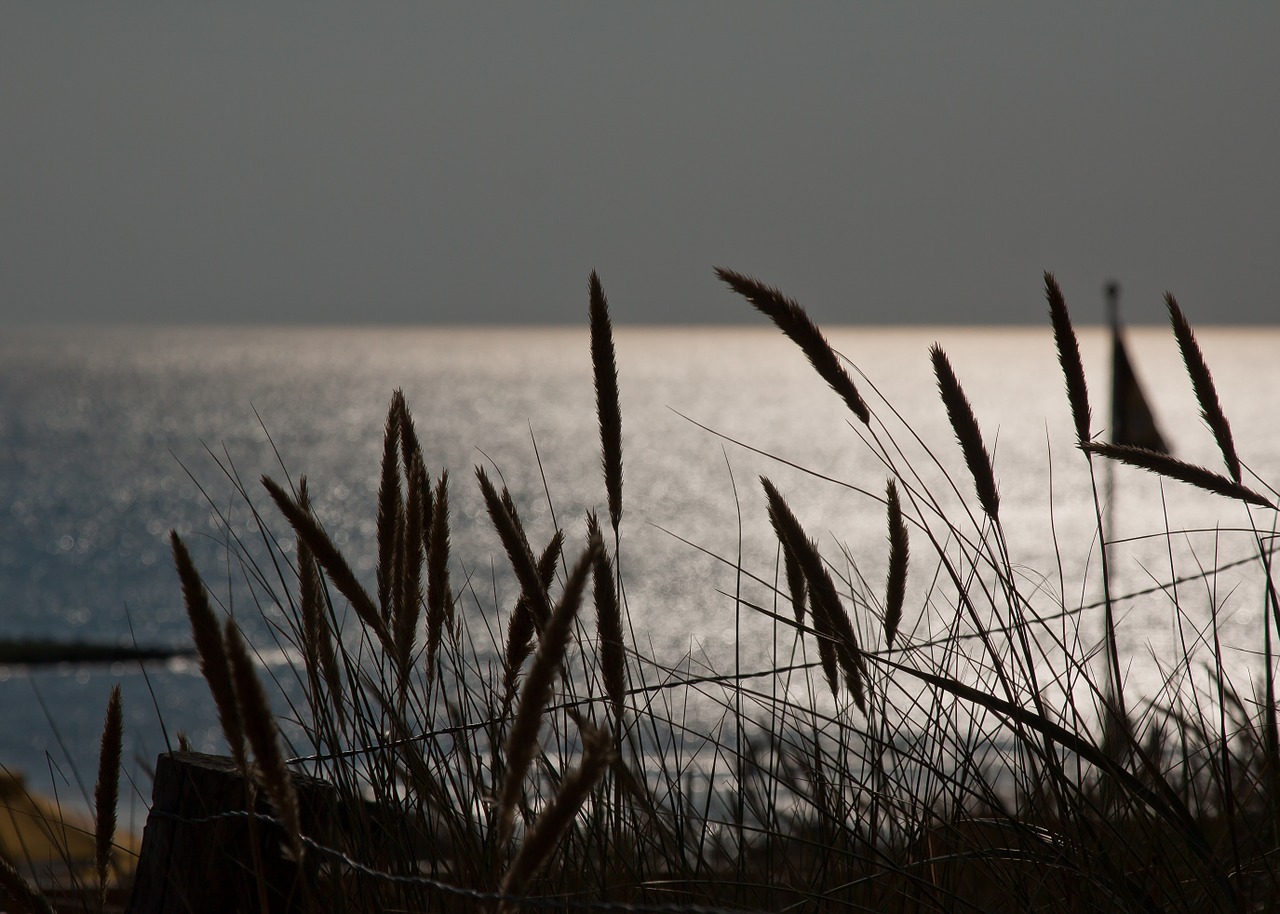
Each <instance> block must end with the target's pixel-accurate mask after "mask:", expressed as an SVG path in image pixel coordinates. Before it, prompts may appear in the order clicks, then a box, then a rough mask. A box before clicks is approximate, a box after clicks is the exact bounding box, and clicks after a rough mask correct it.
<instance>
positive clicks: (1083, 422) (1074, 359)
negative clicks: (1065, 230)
mask: <svg viewBox="0 0 1280 914" xmlns="http://www.w3.org/2000/svg"><path fill="white" fill-rule="evenodd" d="M1044 293H1045V297H1046V298H1047V299H1048V300H1049V320H1050V321H1051V322H1052V323H1053V341H1054V343H1055V344H1056V345H1057V347H1058V364H1059V365H1061V366H1062V376H1063V379H1064V380H1065V381H1066V384H1067V402H1068V403H1069V404H1070V405H1071V419H1072V421H1073V422H1074V423H1075V426H1076V441H1077V442H1078V443H1079V444H1080V445H1081V446H1083V445H1084V444H1085V442H1087V441H1089V440H1090V439H1091V438H1092V437H1093V436H1092V435H1091V434H1090V432H1089V422H1090V418H1091V416H1092V413H1091V411H1090V409H1089V386H1088V385H1087V384H1086V383H1085V380H1084V364H1083V363H1082V362H1081V361H1080V342H1079V341H1078V340H1077V339H1076V332H1075V329H1074V328H1073V327H1072V326H1071V314H1070V313H1069V312H1068V311H1067V301H1066V299H1065V298H1063V296H1062V289H1061V288H1059V287H1058V280H1057V279H1055V278H1054V275H1053V274H1052V273H1045V274H1044Z"/></svg>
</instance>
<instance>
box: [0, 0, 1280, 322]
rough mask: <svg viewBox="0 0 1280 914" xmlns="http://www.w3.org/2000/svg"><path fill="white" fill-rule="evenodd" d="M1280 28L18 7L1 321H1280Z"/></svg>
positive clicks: (1193, 17)
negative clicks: (805, 317)
mask: <svg viewBox="0 0 1280 914" xmlns="http://www.w3.org/2000/svg"><path fill="white" fill-rule="evenodd" d="M1277 36H1280V4H1273V3H1251V4H1243V3H1241V4H1208V3H1200V2H1188V0H1171V2H1166V3H1160V4H1130V3H1123V4H1118V3H1112V2H1100V3H1099V2H1082V3H1072V4H1044V3H1035V4H1022V3H1016V4H1015V3H965V4H953V3H946V4H943V3H879V2H866V3H862V2H859V3H854V2H841V3H805V4H792V3H769V4H765V3H755V2H747V0H733V2H703V3H693V2H681V3H661V2H646V3H625V4H624V3H604V2H580V3H561V2H539V3H528V2H524V0H520V2H511V0H497V2H467V3H456V4H451V3H425V2H424V3H416V2H413V3H411V2H386V3H336V2H330V0H311V2H307V3H291V2H272V3H268V4H260V3H240V2H227V3H217V4H209V3H160V2H155V3H141V2H139V3H121V4H96V3H34V2H33V3H10V4H5V5H4V6H3V7H2V8H0V131H3V135H2V142H0V327H2V326H3V325H6V324H10V325H12V324H20V323H32V322H37V323H44V322H67V321H92V322H108V323H185V324H206V323H244V322H269V323H292V322H306V323H355V322H370V323H383V324H418V323H437V324H502V323H515V324H539V323H553V324H572V323H582V322H583V321H584V318H585V314H586V285H587V276H588V274H589V272H590V271H591V270H593V269H594V270H597V271H599V274H600V276H601V279H602V281H603V284H604V288H605V291H606V293H607V295H608V296H609V299H610V305H611V310H612V313H613V317H614V320H615V322H617V323H620V324H628V323H630V324H642V323H656V324H667V323H692V324H719V323H727V322H738V321H758V320H759V317H758V316H757V315H755V314H754V313H753V312H752V311H751V309H750V307H749V306H747V305H746V304H745V303H744V302H742V301H741V300H738V299H735V298H734V296H733V295H731V294H730V293H729V292H728V291H727V290H726V289H724V287H723V286H721V285H720V284H719V283H718V281H717V280H716V279H715V277H714V275H713V273H712V268H713V267H714V266H725V267H729V268H732V269H736V270H739V271H742V272H746V273H750V274H753V275H755V276H757V277H759V278H760V279H762V280H764V281H766V282H769V283H771V284H773V285H776V286H778V287H779V288H781V289H782V290H783V291H784V292H786V293H787V294H789V295H791V296H792V297H794V298H796V299H797V300H799V301H800V302H801V303H802V304H803V305H804V306H805V307H806V308H807V309H808V310H809V312H810V313H811V314H812V315H813V316H814V317H815V318H816V319H818V320H819V321H820V322H823V323H828V324H903V323H921V322H929V323H949V324H966V323H981V324H992V323H996V324H1002V323H1032V322H1039V321H1043V320H1044V298H1043V291H1042V288H1043V287H1042V273H1043V271H1045V270H1052V271H1054V272H1055V273H1056V274H1057V276H1058V279H1059V280H1060V282H1061V283H1062V285H1063V288H1064V291H1065V293H1066V295H1067V301H1068V303H1069V305H1070V306H1071V308H1072V312H1073V315H1074V316H1075V318H1076V320H1077V321H1078V322H1080V323H1092V322H1099V321H1101V320H1102V318H1103V304H1102V287H1103V284H1104V283H1105V282H1106V281H1107V280H1109V279H1115V280H1118V281H1119V282H1120V283H1121V285H1122V287H1123V288H1124V300H1123V303H1124V313H1125V316H1126V318H1127V320H1128V321H1129V322H1131V323H1157V322H1159V321H1161V320H1163V305H1162V300H1161V299H1162V295H1163V293H1164V291H1165V290H1170V291H1172V292H1174V294H1175V295H1177V297H1178V299H1179V301H1180V302H1181V304H1182V306H1183V308H1184V310H1185V311H1186V312H1187V314H1188V315H1189V316H1190V318H1191V319H1192V321H1193V322H1194V323H1196V324H1199V325H1209V324H1219V323H1277V322H1280V296H1278V294H1277V288H1280V287H1278V286H1277V283H1276V282H1275V281H1274V269H1273V264H1274V261H1275V257H1276V254H1277V250H1278V249H1280V245H1278V244H1277V242H1278V241H1280V177H1278V176H1277V163H1280V117H1277V116H1276V110H1277V104H1278V103H1280V54H1277V53H1276V51H1275V40H1276V38H1277Z"/></svg>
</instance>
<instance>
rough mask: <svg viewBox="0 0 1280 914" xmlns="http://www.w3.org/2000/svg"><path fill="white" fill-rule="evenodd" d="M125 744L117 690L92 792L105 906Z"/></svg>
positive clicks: (115, 689)
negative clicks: (122, 751)
mask: <svg viewBox="0 0 1280 914" xmlns="http://www.w3.org/2000/svg"><path fill="white" fill-rule="evenodd" d="M123 742H124V712H123V708H122V705H121V698H120V686H119V684H116V685H115V686H114V687H113V688H112V689H111V697H110V698H109V699H108V700H107V716H106V720H105V722H104V723H103V725H102V746H101V750H100V752H99V753H98V782H97V786H96V787H95V788H94V791H93V806H94V811H95V816H94V835H93V837H94V845H95V849H96V852H97V853H96V862H97V866H98V901H99V903H100V905H102V906H103V907H106V904H107V871H108V869H109V868H110V866H111V849H112V847H113V846H114V845H115V840H116V804H117V803H118V801H119V798H120V749H121V746H122V744H123Z"/></svg>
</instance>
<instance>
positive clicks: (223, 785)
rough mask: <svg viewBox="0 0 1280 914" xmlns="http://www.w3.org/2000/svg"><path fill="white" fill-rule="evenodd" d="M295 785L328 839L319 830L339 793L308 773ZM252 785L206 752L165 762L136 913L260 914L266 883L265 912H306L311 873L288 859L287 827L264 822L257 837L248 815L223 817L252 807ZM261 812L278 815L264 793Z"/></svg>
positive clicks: (306, 814)
mask: <svg viewBox="0 0 1280 914" xmlns="http://www.w3.org/2000/svg"><path fill="white" fill-rule="evenodd" d="M294 784H295V787H297V789H298V792H299V802H300V805H301V807H302V810H303V822H304V824H303V829H304V832H305V833H306V834H309V835H311V834H315V835H316V837H322V836H321V835H319V834H316V832H315V831H314V830H313V828H314V827H315V826H319V827H320V828H322V829H324V821H325V819H326V818H327V816H326V815H325V811H326V810H328V811H329V812H330V813H331V812H332V811H333V809H334V805H335V803H336V800H337V792H336V791H335V790H334V788H333V787H332V786H330V785H328V784H326V783H325V782H323V781H319V780H316V779H315V778H310V777H306V776H305V775H296V774H295V775H294ZM245 786H246V785H245V780H244V776H243V775H242V774H241V773H240V770H239V769H238V768H237V767H236V764H235V762H234V761H232V760H231V759H230V758H224V757H221V756H215V755H204V754H202V753H198V752H174V753H171V754H165V755H161V756H160V758H159V761H158V762H157V764H156V778H155V786H154V788H153V791H152V808H151V813H150V815H149V816H148V817H147V825H146V829H145V831H144V832H143V836H142V851H141V854H140V855H139V858H138V866H137V870H136V872H135V874H134V884H133V897H132V901H131V902H130V905H129V911H131V912H133V914H179V912H181V914H206V912H207V914H215V912H216V914H228V912H235V911H260V910H261V904H260V898H261V897H262V895H261V894H260V891H261V890H260V885H261V886H262V887H264V888H265V894H266V901H267V908H268V910H267V911H264V912H262V914H287V912H294V911H301V910H302V907H303V895H302V892H301V889H302V886H301V883H300V880H301V879H302V878H305V874H304V870H303V867H300V866H299V865H298V863H297V862H295V861H293V860H291V859H288V856H287V852H286V850H285V847H284V842H283V835H282V833H281V831H280V827H279V826H278V825H276V824H274V823H273V822H268V821H266V820H263V819H259V820H257V821H256V822H255V823H253V829H252V832H251V830H250V822H249V819H248V817H247V816H223V815H221V814H223V813H234V812H240V811H243V810H245V809H246V803H247V791H246V789H245ZM258 811H259V812H260V813H264V814H270V813H271V809H270V806H269V805H268V804H267V802H266V799H265V798H263V797H261V794H260V793H259V800H258ZM308 820H310V821H308ZM324 830H325V831H327V829H324ZM251 834H254V835H256V837H257V841H256V842H252V841H251ZM255 844H256V847H257V851H258V852H257V853H256V854H255V853H254V846H255Z"/></svg>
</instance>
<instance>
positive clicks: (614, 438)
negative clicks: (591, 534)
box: [588, 270, 622, 536]
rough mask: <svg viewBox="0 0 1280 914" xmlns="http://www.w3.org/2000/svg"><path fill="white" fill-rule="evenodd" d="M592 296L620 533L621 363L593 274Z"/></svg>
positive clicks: (606, 451)
mask: <svg viewBox="0 0 1280 914" xmlns="http://www.w3.org/2000/svg"><path fill="white" fill-rule="evenodd" d="M588 285H589V287H590V288H589V293H590V299H591V304H590V324H591V367H592V374H593V377H594V378H595V386H596V415H597V416H598V418H599V422H600V455H601V465H602V466H603V467H604V483H605V491H606V492H607V493H608V496H609V521H610V523H611V524H612V525H613V532H614V535H615V536H616V535H617V533H618V523H619V521H620V520H621V519H622V406H621V403H620V401H619V398H618V361H617V356H616V355H615V353H614V347H613V324H612V323H611V322H610V320H609V302H608V300H607V299H606V298H605V297H604V289H603V288H601V286H600V277H598V276H597V275H596V273H595V271H594V270H592V271H591V279H590V280H589V282H588Z"/></svg>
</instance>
